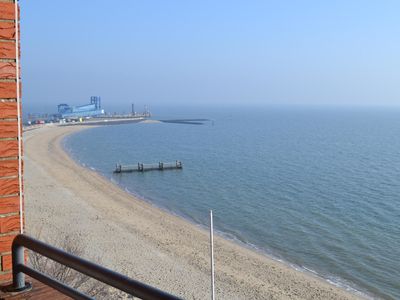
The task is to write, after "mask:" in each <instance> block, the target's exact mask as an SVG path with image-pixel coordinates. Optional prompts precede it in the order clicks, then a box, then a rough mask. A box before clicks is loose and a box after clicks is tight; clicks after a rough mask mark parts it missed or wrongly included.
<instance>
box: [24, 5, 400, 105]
mask: <svg viewBox="0 0 400 300" xmlns="http://www.w3.org/2000/svg"><path fill="white" fill-rule="evenodd" d="M20 5H21V9H22V13H21V39H22V40H21V45H22V46H21V47H22V59H21V63H22V77H23V78H22V79H23V101H24V103H25V104H26V105H27V107H33V108H36V109H39V108H40V109H44V107H52V108H53V107H54V109H55V107H56V105H57V104H58V103H70V104H85V103H87V102H88V101H89V97H90V96H92V95H99V96H101V97H102V101H103V104H104V105H106V106H107V105H109V106H110V107H111V106H112V107H117V106H121V107H122V106H127V107H129V106H130V103H132V102H135V103H136V104H137V105H144V104H147V105H149V106H150V107H151V106H157V105H163V106H167V105H222V106H224V105H232V106H233V105H248V106H249V105H310V104H314V105H400V84H399V83H400V82H399V79H400V18H399V13H400V1H385V0H382V1H368V0H364V1H361V0H352V1H349V0H345V1H340V0H337V1H335V0H333V1H319V0H318V1H317V0H316V1H311V0H310V1H307V0H303V1H296V0H293V1H285V0H280V1H267V0H263V1H262V0H260V1H256V0H246V1H244V0H243V1H235V0H228V1H225V0H213V1H209V0H201V1H184V0H182V1H174V0H169V1H165V0H159V1H154V0H146V1H138V0H121V1H102V0H96V1H95V0H89V1H81V0H80V1H78V0H69V1H54V0H53V1H50V0H34V1H28V0H20Z"/></svg>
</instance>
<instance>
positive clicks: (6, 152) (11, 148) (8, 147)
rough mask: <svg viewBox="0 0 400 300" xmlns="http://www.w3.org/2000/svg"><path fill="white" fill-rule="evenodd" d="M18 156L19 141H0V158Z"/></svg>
mask: <svg viewBox="0 0 400 300" xmlns="http://www.w3.org/2000/svg"><path fill="white" fill-rule="evenodd" d="M15 156H18V141H17V140H12V141H2V140H0V157H15Z"/></svg>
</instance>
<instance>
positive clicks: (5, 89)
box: [0, 22, 17, 99]
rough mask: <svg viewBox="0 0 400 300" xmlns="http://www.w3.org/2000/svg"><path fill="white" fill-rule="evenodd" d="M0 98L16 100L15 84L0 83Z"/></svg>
mask: <svg viewBox="0 0 400 300" xmlns="http://www.w3.org/2000/svg"><path fill="white" fill-rule="evenodd" d="M0 23H1V22H0ZM0 98H3V99H10V98H11V99H14V98H17V83H16V82H0Z"/></svg>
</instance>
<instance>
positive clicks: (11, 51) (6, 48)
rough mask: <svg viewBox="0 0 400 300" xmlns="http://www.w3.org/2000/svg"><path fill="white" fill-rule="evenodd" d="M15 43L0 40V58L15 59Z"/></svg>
mask: <svg viewBox="0 0 400 300" xmlns="http://www.w3.org/2000/svg"><path fill="white" fill-rule="evenodd" d="M15 50H16V49H15V43H12V42H0V58H8V59H15V58H16V55H15Z"/></svg>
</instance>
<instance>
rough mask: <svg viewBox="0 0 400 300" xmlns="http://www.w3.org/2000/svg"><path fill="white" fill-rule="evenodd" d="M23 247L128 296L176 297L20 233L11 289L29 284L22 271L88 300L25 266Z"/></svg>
mask: <svg viewBox="0 0 400 300" xmlns="http://www.w3.org/2000/svg"><path fill="white" fill-rule="evenodd" d="M24 247H25V248H28V249H30V250H32V251H35V252H37V253H39V254H41V255H43V256H45V257H48V258H50V259H52V260H54V261H56V262H58V263H60V264H63V265H65V266H67V267H69V268H72V269H74V270H76V271H78V272H80V273H82V274H85V275H87V276H90V277H92V278H94V279H97V280H98V281H101V282H103V283H106V284H108V285H110V286H112V287H115V288H117V289H119V290H121V291H124V292H126V293H128V294H130V295H132V296H135V297H138V298H141V299H149V300H153V299H154V300H155V299H171V300H172V299H180V298H178V297H176V296H173V295H170V294H168V293H166V292H164V291H161V290H158V289H156V288H154V287H151V286H149V285H146V284H144V283H141V282H139V281H136V280H134V279H131V278H129V277H127V276H124V275H122V274H119V273H117V272H114V271H111V270H109V269H107V268H104V267H102V266H100V265H97V264H95V263H92V262H90V261H88V260H85V259H82V258H80V257H77V256H75V255H72V254H70V253H67V252H65V251H63V250H60V249H57V248H55V247H53V246H50V245H48V244H45V243H43V242H41V241H38V240H36V239H34V238H31V237H29V236H26V235H23V234H20V235H17V236H16V237H15V239H14V241H13V243H12V269H13V286H12V289H13V291H23V290H25V289H27V288H29V287H30V285H29V284H27V283H25V275H24V274H27V275H29V276H30V277H32V278H34V279H36V280H38V281H40V282H42V283H44V284H45V285H48V286H50V287H52V288H54V289H56V290H58V291H59V292H61V293H63V294H65V295H67V296H69V297H72V298H74V299H92V298H91V297H89V296H87V295H85V294H83V293H81V292H80V291H78V290H75V289H73V288H71V287H69V286H68V285H65V284H64V283H62V282H59V281H57V280H54V279H53V278H50V277H49V276H47V275H45V274H43V273H40V272H38V271H36V270H35V269H32V268H30V267H28V266H26V265H25V263H24Z"/></svg>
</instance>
